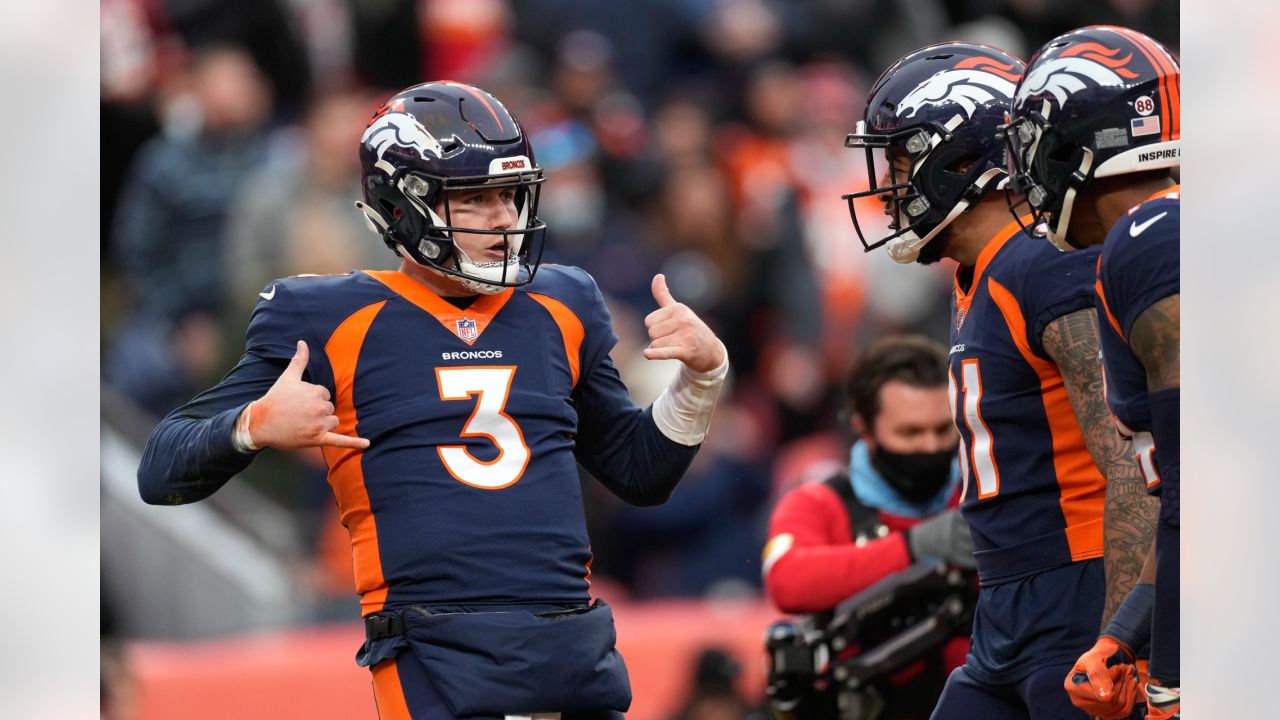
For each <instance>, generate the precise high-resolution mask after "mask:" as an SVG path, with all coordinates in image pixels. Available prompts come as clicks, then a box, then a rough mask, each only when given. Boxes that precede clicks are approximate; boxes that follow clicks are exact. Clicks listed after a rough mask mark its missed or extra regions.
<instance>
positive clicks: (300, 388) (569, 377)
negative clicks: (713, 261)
mask: <svg viewBox="0 0 1280 720" xmlns="http://www.w3.org/2000/svg"><path fill="white" fill-rule="evenodd" d="M359 153H360V160H361V164H362V166H363V170H362V189H363V195H364V197H363V200H362V201H361V202H358V203H356V204H357V206H358V207H359V209H360V211H361V212H363V213H364V215H365V217H366V218H368V221H369V224H370V227H371V228H372V229H374V230H375V231H377V232H378V234H379V235H381V237H382V239H383V240H384V241H385V242H386V244H387V245H388V246H389V247H390V248H391V249H392V250H393V251H395V252H396V253H397V254H398V255H401V256H402V257H403V261H402V262H401V264H400V268H399V270H398V271H386V272H361V271H353V272H351V273H349V274H346V275H336V276H324V277H317V276H299V277H291V278H286V279H281V280H276V281H274V282H272V283H270V284H268V285H267V286H266V287H265V288H263V291H262V292H261V293H260V295H261V299H260V301H259V302H258V304H257V307H256V308H255V310H254V312H253V316H252V318H251V320H250V322H249V328H248V332H247V339H246V348H245V354H244V356H243V357H242V359H241V360H240V363H239V364H238V365H236V367H235V368H233V369H232V370H231V372H230V373H229V374H228V375H227V376H226V377H225V378H224V379H223V380H222V381H221V382H220V383H218V385H217V386H215V387H214V388H212V389H211V390H209V391H207V392H205V393H203V394H201V395H199V396H198V397H196V398H195V399H193V400H192V401H191V402H189V403H188V404H187V405H185V406H183V407H181V408H179V409H178V410H175V411H174V412H173V413H171V414H170V415H169V416H168V417H166V418H165V419H164V420H163V421H161V423H160V425H159V426H158V427H157V428H156V430H155V431H154V433H153V434H152V436H151V439H150V440H149V442H148V443H147V446H146V449H145V451H144V455H143V460H142V464H141V467H140V468H139V470H138V483H139V489H140V491H141V494H142V497H143V499H144V500H146V501H147V502H149V503H153V504H163V505H174V504H181V503H189V502H195V501H197V500H200V499H202V498H205V497H207V496H208V495H210V494H211V493H213V492H214V491H216V490H217V489H218V488H219V487H221V486H222V485H223V484H224V483H225V482H227V480H228V479H229V478H231V477H232V476H233V475H235V474H236V473H237V472H239V471H240V470H243V469H244V468H245V467H246V466H247V465H248V464H249V463H250V462H251V461H252V460H253V458H254V455H255V453H257V452H258V451H259V450H260V449H262V448H264V447H276V448H282V449H291V448H303V447H320V448H321V449H322V451H323V453H324V457H325V459H326V460H327V462H328V466H329V482H330V484H331V486H332V488H333V492H334V495H335V498H336V500H337V504H338V507H339V510H340V512H341V518H342V523H343V525H344V526H346V528H347V530H348V531H349V532H350V535H351V548H352V558H353V562H354V569H355V579H356V591H357V592H358V593H359V595H360V598H361V605H362V608H363V612H362V614H363V615H364V619H365V629H366V642H365V644H364V645H363V646H362V647H361V649H360V652H359V654H358V656H357V661H358V662H359V663H360V664H361V665H364V666H367V667H369V668H370V669H371V670H372V674H373V686H374V696H375V699H376V702H377V707H378V713H379V716H380V717H381V718H384V720H385V719H388V718H396V719H401V718H415V719H422V718H430V719H431V720H436V719H437V718H439V719H442V720H443V719H448V718H454V717H466V718H503V717H504V716H510V715H522V716H528V715H530V713H533V712H534V711H539V713H538V715H537V717H540V718H541V717H545V718H551V717H559V716H560V713H565V714H566V718H568V717H570V716H572V717H574V718H605V717H621V715H620V712H621V711H624V710H626V709H627V707H628V705H629V703H630V698H631V690H630V685H629V682H628V679H627V675H626V669H625V667H624V665H623V661H622V658H621V657H620V656H619V655H618V653H617V651H616V650H615V649H614V639H615V634H614V628H613V619H612V615H611V613H610V611H609V609H608V607H607V606H606V605H605V604H604V603H601V602H599V601H596V602H591V600H590V598H589V596H588V576H589V574H590V572H589V567H590V563H591V553H590V551H589V548H588V538H587V533H586V527H585V523H584V518H583V510H582V498H581V492H580V486H579V480H578V472H577V464H578V463H581V464H582V465H583V466H584V467H586V468H587V469H588V470H589V471H590V472H591V473H592V474H593V475H594V476H595V477H596V478H597V479H598V480H599V481H600V482H602V483H604V484H605V485H606V486H607V487H608V488H609V489H610V490H611V491H613V492H614V493H616V494H617V495H619V496H620V497H622V498H623V499H624V500H626V501H628V502H632V503H636V504H642V505H643V504H655V503H661V502H663V501H664V500H666V498H667V497H668V496H669V495H670V493H671V491H672V490H673V488H674V487H675V485H676V483H677V481H678V480H679V479H680V477H681V476H682V475H683V473H684V472H685V470H686V468H687V467H688V465H689V463H690V461H691V460H692V459H693V457H694V455H695V453H696V452H697V450H698V446H699V443H700V442H701V441H702V438H703V436H704V435H705V433H706V430H707V426H708V423H709V420H710V415H711V412H712V409H713V407H714V405H715V402H716V398H717V395H718V393H719V391H720V388H721V385H722V382H723V379H724V377H725V374H726V373H727V371H728V357H727V354H726V352H725V349H724V346H723V345H722V344H721V342H720V341H719V340H718V339H717V338H716V336H715V335H714V334H713V333H712V331H711V330H710V329H709V328H708V327H707V326H706V325H705V324H704V323H703V322H702V321H701V320H699V319H698V317H697V316H696V315H695V314H694V313H693V312H692V311H691V310H689V308H688V307H686V306H684V305H682V304H680V303H678V302H676V301H675V300H674V299H673V298H672V297H671V294H670V293H669V292H668V291H667V287H666V283H665V280H664V278H663V276H661V275H658V276H656V277H655V278H654V280H653V288H652V289H653V294H654V297H655V299H656V300H657V303H658V306H659V307H658V309H657V310H656V311H655V312H653V313H652V314H651V315H650V316H649V317H648V318H647V321H646V323H647V325H648V328H649V336H650V339H651V343H650V345H649V346H648V348H646V349H645V351H644V354H645V356H646V357H648V358H650V359H658V358H665V359H669V358H675V359H678V360H680V361H681V362H682V363H683V365H682V367H681V370H680V372H679V373H678V375H677V377H676V378H675V380H674V381H673V383H672V385H671V386H670V387H669V388H668V389H667V390H666V392H665V393H664V394H663V395H662V396H661V397H659V399H658V400H657V401H655V402H654V403H653V405H652V406H650V407H649V408H640V407H637V406H635V405H634V404H633V403H632V402H631V401H630V400H629V398H628V394H627V389H626V387H625V386H624V385H623V383H622V382H621V380H620V379H619V377H618V372H617V370H616V369H615V368H614V365H613V363H612V362H611V361H610V359H609V351H610V349H611V348H612V347H613V345H614V343H615V341H616V339H617V338H616V337H615V336H614V334H613V332H612V330H611V329H610V318H609V309H608V308H607V307H606V306H605V303H604V301H603V299H602V297H601V295H600V292H599V290H598V289H597V287H596V284H595V281H594V280H593V279H592V278H591V277H590V276H589V275H587V274H586V273H585V272H583V271H582V270H579V269H577V268H573V267H561V266H550V265H549V266H543V267H539V260H540V256H541V252H542V242H543V239H544V234H545V230H546V226H545V224H544V223H543V222H542V221H541V220H539V219H538V217H537V209H538V191H539V186H540V183H542V181H543V173H542V170H541V169H540V167H539V166H538V164H537V162H536V161H535V159H534V153H533V149H532V147H530V144H529V142H528V139H527V136H526V134H525V132H524V131H523V129H522V128H521V125H520V123H519V122H518V121H517V120H516V118H515V116H513V115H512V114H511V113H510V112H509V111H508V110H507V109H506V107H504V106H503V104H502V103H501V102H500V101H498V99H497V98H495V97H493V96H492V95H490V94H489V93H487V92H485V91H484V90H481V89H479V88H475V87H472V86H469V85H464V84H459V83H453V82H431V83H426V84H422V85H417V86H414V87H411V88H408V89H407V90H404V91H403V92H400V93H399V94H397V95H395V96H394V97H392V98H391V99H390V100H388V101H387V102H386V104H385V105H383V106H382V107H381V109H379V110H378V111H377V113H375V114H374V116H373V118H372V120H371V121H370V122H369V125H368V127H367V129H366V130H365V132H364V135H363V137H362V138H361V142H360V147H359ZM545 711H555V712H552V713H548V712H545Z"/></svg>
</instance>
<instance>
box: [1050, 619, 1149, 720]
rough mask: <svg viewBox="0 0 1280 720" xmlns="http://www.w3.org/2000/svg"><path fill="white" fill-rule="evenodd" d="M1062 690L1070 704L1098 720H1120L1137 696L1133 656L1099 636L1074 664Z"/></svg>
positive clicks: (1139, 683) (1131, 706)
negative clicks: (1064, 690) (1065, 692)
mask: <svg viewBox="0 0 1280 720" xmlns="http://www.w3.org/2000/svg"><path fill="white" fill-rule="evenodd" d="M1062 684H1063V687H1065V688H1066V690H1067V697H1069V698H1071V704H1072V705H1075V706H1076V707H1078V708H1080V709H1081V710H1084V711H1085V712H1087V713H1089V714H1090V715H1093V716H1094V717H1098V718H1101V719H1102V720H1123V718H1127V717H1129V716H1130V714H1131V713H1132V712H1133V703H1134V701H1135V700H1137V699H1138V697H1139V693H1140V692H1141V682H1140V681H1139V680H1138V671H1137V668H1135V667H1134V664H1133V652H1131V651H1130V650H1129V648H1127V647H1125V646H1124V645H1122V644H1121V643H1120V642H1118V641H1116V639H1115V638H1111V637H1107V636H1106V635H1103V636H1102V637H1100V638H1098V642H1097V643H1095V644H1094V646H1093V647H1092V648H1091V649H1090V650H1089V651H1088V652H1086V653H1085V654H1083V655H1081V656H1080V659H1079V660H1076V664H1075V666H1074V667H1072V668H1071V672H1069V673H1067V678H1066V680H1064V681H1063V683H1062Z"/></svg>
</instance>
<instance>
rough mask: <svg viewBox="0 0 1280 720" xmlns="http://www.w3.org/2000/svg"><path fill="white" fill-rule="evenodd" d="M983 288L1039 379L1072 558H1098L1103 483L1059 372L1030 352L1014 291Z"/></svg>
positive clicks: (997, 285)
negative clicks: (987, 291)
mask: <svg viewBox="0 0 1280 720" xmlns="http://www.w3.org/2000/svg"><path fill="white" fill-rule="evenodd" d="M987 288H988V290H989V291H990V293H991V299H992V300H994V301H995V303H996V307H998V308H999V309H1000V314H1001V315H1002V316H1003V317H1004V321H1005V324H1007V325H1008V326H1009V334H1010V335H1012V336H1013V342H1014V344H1015V345H1017V347H1018V352H1020V353H1021V354H1022V357H1023V358H1024V359H1025V360H1026V361H1027V364H1028V365H1030V366H1031V367H1032V368H1033V369H1034V370H1035V372H1036V375H1038V376H1039V377H1040V396H1041V398H1042V399H1043V401H1044V413H1045V417H1046V418H1047V419H1048V421H1049V432H1050V433H1051V434H1052V436H1053V469H1054V474H1055V475H1057V477H1058V488H1059V494H1060V499H1059V504H1060V506H1061V507H1062V516H1063V518H1064V519H1065V520H1066V524H1067V528H1066V535H1067V545H1068V547H1069V548H1070V549H1071V559H1072V560H1073V561H1076V560H1087V559H1089V558H1096V557H1102V509H1103V500H1104V498H1105V496H1106V484H1107V481H1106V479H1105V478H1104V477H1103V476H1102V473H1101V472H1099V471H1098V467H1097V466H1096V465H1094V463H1093V458H1092V457H1090V455H1089V450H1088V448H1086V447H1085V444H1084V434H1083V433H1082V432H1081V430H1080V423H1079V421H1078V420H1077V419H1076V414H1075V410H1074V409H1073V408H1072V407H1071V400H1070V398H1069V397H1068V396H1067V387H1066V384H1065V383H1064V382H1063V380H1062V374H1061V373H1060V372H1059V371H1058V368H1057V366H1056V365H1054V364H1053V363H1051V362H1049V361H1047V360H1045V359H1043V358H1041V357H1039V356H1037V355H1036V354H1035V353H1033V352H1032V351H1031V346H1030V344H1029V343H1028V341H1027V324H1026V321H1025V320H1024V319H1023V316H1022V308H1021V307H1019V306H1018V300H1017V299H1016V298H1015V297H1014V296H1013V293H1011V292H1009V290H1008V288H1006V287H1005V286H1003V285H1001V284H1000V283H998V282H996V280H995V279H994V278H988V280H987Z"/></svg>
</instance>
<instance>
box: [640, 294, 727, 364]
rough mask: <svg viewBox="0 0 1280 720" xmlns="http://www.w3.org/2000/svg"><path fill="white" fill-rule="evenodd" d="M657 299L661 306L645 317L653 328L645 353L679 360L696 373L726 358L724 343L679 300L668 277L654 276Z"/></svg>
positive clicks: (655, 356) (651, 356) (659, 357)
mask: <svg viewBox="0 0 1280 720" xmlns="http://www.w3.org/2000/svg"><path fill="white" fill-rule="evenodd" d="M652 289H653V299H654V300H657V301H658V309H657V310H654V311H653V312H651V313H649V316H648V317H646V318H645V319H644V324H645V327H646V328H648V329H649V347H647V348H645V349H644V356H645V357H646V358H648V359H650V360H668V359H676V360H679V361H680V362H682V363H684V364H685V367H687V368H689V369H690V370H693V371H694V372H709V371H711V370H715V369H716V368H718V367H720V365H721V364H722V363H724V361H725V357H726V352H725V349H724V343H722V342H720V339H719V338H717V337H716V334H715V333H714V332H712V331H711V328H709V327H707V324H706V323H704V322H702V319H701V318H699V317H698V316H697V314H695V313H694V312H693V311H692V310H690V309H689V306H688V305H685V304H684V303H679V302H676V299H675V298H674V297H672V296H671V291H670V290H668V289H667V278H666V276H664V275H662V274H661V273H659V274H657V275H654V276H653V286H652Z"/></svg>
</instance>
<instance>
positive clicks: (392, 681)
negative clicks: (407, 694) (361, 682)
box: [370, 658, 413, 720]
mask: <svg viewBox="0 0 1280 720" xmlns="http://www.w3.org/2000/svg"><path fill="white" fill-rule="evenodd" d="M370 669H371V670H372V671H373V701H374V702H375V703H377V705H378V720H413V715H412V714H410V713H409V703H408V701H406V700H405V698H404V687H403V686H401V685H400V670H399V668H397V667H396V660H395V658H390V659H388V660H383V661H382V662H380V663H378V664H377V665H374V666H373V667H372V668H370Z"/></svg>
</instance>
